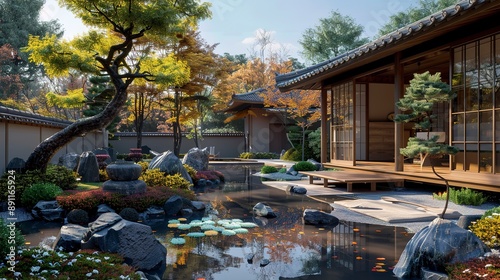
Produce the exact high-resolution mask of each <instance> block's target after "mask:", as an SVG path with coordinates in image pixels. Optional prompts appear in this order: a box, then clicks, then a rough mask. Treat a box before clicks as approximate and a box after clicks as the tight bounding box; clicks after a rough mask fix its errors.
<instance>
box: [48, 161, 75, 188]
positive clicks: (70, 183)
mask: <svg viewBox="0 0 500 280" xmlns="http://www.w3.org/2000/svg"><path fill="white" fill-rule="evenodd" d="M76 178H77V174H76V173H75V172H73V171H72V170H69V169H68V168H66V167H64V166H60V165H53V164H51V165H49V166H47V171H46V172H45V175H44V176H43V182H48V183H52V184H55V185H57V186H59V187H60V188H61V189H63V190H73V189H76V187H77V181H76Z"/></svg>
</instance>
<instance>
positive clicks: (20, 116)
mask: <svg viewBox="0 0 500 280" xmlns="http://www.w3.org/2000/svg"><path fill="white" fill-rule="evenodd" d="M0 121H8V122H17V123H24V124H31V125H40V126H51V127H61V128H63V127H66V126H68V125H69V124H71V123H72V122H71V121H67V120H62V119H57V118H51V117H46V116H42V115H39V114H34V113H30V112H27V111H21V110H17V109H12V108H8V107H4V106H0Z"/></svg>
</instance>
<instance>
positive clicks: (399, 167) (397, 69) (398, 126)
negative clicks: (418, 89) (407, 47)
mask: <svg viewBox="0 0 500 280" xmlns="http://www.w3.org/2000/svg"><path fill="white" fill-rule="evenodd" d="M403 96H404V69H403V64H402V63H401V52H397V53H396V54H395V55H394V114H396V115H397V114H401V111H400V110H399V109H398V107H397V106H396V102H397V101H398V100H399V99H400V98H401V97H403ZM403 139H404V124H403V123H396V122H395V123H394V170H395V171H403V169H404V165H403V163H404V158H403V155H401V153H400V152H399V149H400V148H403V147H404V145H405V143H403V141H404V140H403Z"/></svg>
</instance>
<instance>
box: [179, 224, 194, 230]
mask: <svg viewBox="0 0 500 280" xmlns="http://www.w3.org/2000/svg"><path fill="white" fill-rule="evenodd" d="M177 228H178V229H180V230H189V229H191V225H190V224H179V225H178V226H177Z"/></svg>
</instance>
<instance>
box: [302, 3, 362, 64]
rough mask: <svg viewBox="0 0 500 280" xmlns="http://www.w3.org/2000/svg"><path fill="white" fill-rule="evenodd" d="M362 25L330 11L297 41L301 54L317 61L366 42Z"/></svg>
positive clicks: (350, 18)
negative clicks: (329, 13)
mask: <svg viewBox="0 0 500 280" xmlns="http://www.w3.org/2000/svg"><path fill="white" fill-rule="evenodd" d="M362 33H363V26H361V25H359V24H357V23H356V22H355V21H354V19H353V18H352V17H350V16H345V15H342V14H341V13H339V12H337V11H332V14H331V16H330V17H329V18H322V19H320V20H319V24H318V25H317V26H315V27H314V28H308V29H306V30H305V31H304V33H303V34H302V40H301V41H299V43H300V45H301V46H302V48H303V50H302V55H303V56H304V58H305V59H306V60H308V61H310V62H312V63H319V62H321V61H325V60H328V59H330V58H333V57H336V56H338V55H340V54H342V53H345V52H347V51H349V50H352V49H354V48H357V47H359V46H361V45H363V44H365V43H368V38H363V37H361V35H362Z"/></svg>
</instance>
